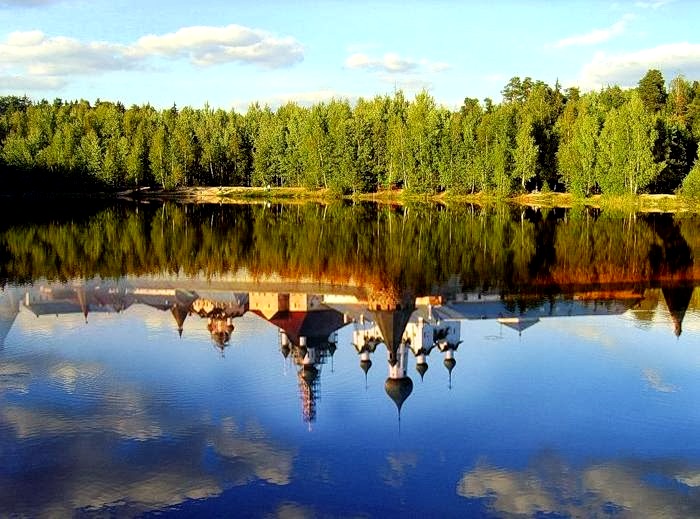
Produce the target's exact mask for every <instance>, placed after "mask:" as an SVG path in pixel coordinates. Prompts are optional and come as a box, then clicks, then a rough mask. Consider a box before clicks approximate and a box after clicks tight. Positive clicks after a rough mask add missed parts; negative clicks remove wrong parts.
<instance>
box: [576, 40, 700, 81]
mask: <svg viewBox="0 0 700 519" xmlns="http://www.w3.org/2000/svg"><path fill="white" fill-rule="evenodd" d="M650 68H657V69H660V70H661V71H662V72H665V74H666V75H669V76H675V75H677V74H683V75H685V76H687V77H694V76H697V75H698V74H700V44H697V43H687V42H685V43H669V44H665V45H659V46H657V47H652V48H649V49H642V50H639V51H636V52H628V53H621V54H607V53H605V52H598V53H596V54H595V56H594V57H593V59H592V60H591V61H590V62H589V63H587V64H586V65H584V66H583V68H582V69H581V73H580V75H579V81H578V84H579V86H580V87H582V88H584V89H589V90H596V89H599V88H601V87H604V86H606V85H610V84H618V85H620V86H623V87H631V86H635V85H636V84H637V82H638V81H639V79H640V78H641V77H642V76H644V74H645V73H646V72H647V70H649V69H650Z"/></svg>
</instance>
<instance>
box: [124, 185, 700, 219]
mask: <svg viewBox="0 0 700 519" xmlns="http://www.w3.org/2000/svg"><path fill="white" fill-rule="evenodd" d="M115 197H117V198H121V199H129V200H134V201H139V200H145V201H153V200H171V201H175V202H182V203H198V204H241V203H248V204H249V203H255V202H260V203H265V202H285V203H305V202H318V203H332V202H336V201H340V200H352V201H358V202H374V203H378V204H388V205H406V204H411V203H427V204H438V205H444V206H452V205H460V204H474V205H479V206H489V205H496V204H502V203H506V204H512V205H518V206H522V207H532V208H548V209H554V208H563V209H571V208H573V207H592V208H596V209H604V210H625V211H636V212H687V213H697V214H700V202H694V203H693V202H691V201H689V200H687V199H684V198H682V197H679V196H677V195H672V194H655V195H650V194H642V195H622V196H610V195H608V196H605V195H594V196H592V197H588V198H584V199H582V198H576V197H574V196H573V195H572V194H570V193H554V192H549V193H528V194H522V195H515V196H511V197H508V198H497V197H495V196H492V195H486V194H482V193H476V194H470V195H452V194H449V193H440V194H433V195H425V194H423V195H421V194H409V193H405V192H404V191H403V190H391V191H377V192H375V193H362V194H359V195H355V196H353V195H345V196H340V195H335V194H333V193H331V192H330V191H329V190H324V189H320V190H309V189H305V188H301V187H273V188H269V189H268V188H264V187H188V188H178V189H174V190H158V189H142V190H139V191H128V192H120V193H117V194H116V195H115Z"/></svg>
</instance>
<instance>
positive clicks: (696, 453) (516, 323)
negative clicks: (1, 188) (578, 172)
mask: <svg viewBox="0 0 700 519" xmlns="http://www.w3.org/2000/svg"><path fill="white" fill-rule="evenodd" d="M0 213H2V219H1V222H0V284H2V287H3V289H2V291H1V292H0V516H7V515H10V516H13V515H15V516H21V517H24V516H27V517H49V516H52V517H55V516H79V517H83V516H85V517H92V516H100V517H105V516H115V517H132V516H150V515H166V516H174V517H178V516H188V517H190V516H201V517H217V516H219V517H280V518H283V517H284V518H286V517H392V516H399V515H401V516H404V517H406V516H409V517H520V516H525V517H531V516H534V517H582V516H583V517H588V516H597V517H607V516H611V517H635V518H637V517H664V518H665V517H700V435H699V434H698V432H699V431H700V406H699V405H698V402H700V288H699V287H700V259H699V258H700V217H699V216H696V215H685V214H677V215H673V214H661V213H655V214H628V213H622V212H620V213H614V212H602V211H600V210H596V209H591V208H576V207H575V208H573V209H537V208H520V207H515V206H507V205H505V206H494V207H488V208H480V207H477V206H464V205H460V206H455V207H442V206H430V205H420V204H418V205H411V206H406V207H398V206H390V205H386V206H382V205H375V204H369V203H367V204H350V203H347V202H345V203H340V202H339V203H334V204H328V205H322V204H289V205H281V204H269V203H260V204H250V205H221V206H219V205H178V204H174V203H150V204H134V203H129V202H123V203H114V204H107V205H104V204H101V203H99V202H95V201H80V200H77V201H62V202H46V203H44V202H41V203H39V202H36V201H25V202H22V203H19V202H7V201H6V202H5V203H4V204H3V207H2V208H0Z"/></svg>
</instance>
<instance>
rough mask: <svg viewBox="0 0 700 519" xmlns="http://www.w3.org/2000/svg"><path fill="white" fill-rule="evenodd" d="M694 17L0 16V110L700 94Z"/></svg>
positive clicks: (673, 13)
mask: <svg viewBox="0 0 700 519" xmlns="http://www.w3.org/2000/svg"><path fill="white" fill-rule="evenodd" d="M698 20H700V2H696V1H693V0H640V1H634V0H630V1H620V2H615V3H612V2H602V1H601V2H596V1H590V0H589V1H568V0H561V1H553V0H552V1H525V0H522V1H499V0H490V1H484V0H474V1H461V2H460V1H450V2H448V1H442V0H432V1H420V2H417V1H413V0H403V1H393V0H385V1H383V2H368V1H362V0H357V1H354V2H345V1H303V0H300V1H296V2H291V1H288V2H285V1H278V0H259V1H257V2H254V1H251V0H247V1H240V0H229V1H221V0H214V1H207V2H192V1H187V2H185V1H182V0H168V1H161V0H141V1H139V2H136V1H128V0H108V1H103V0H0V95H25V94H26V95H27V96H29V97H30V98H32V99H37V100H38V99H43V98H45V99H49V100H52V99H54V98H57V97H58V98H62V99H66V100H73V99H86V100H89V101H94V100H96V99H103V100H112V101H121V102H122V103H124V104H125V105H127V106H130V105H131V104H145V103H150V104H151V105H153V106H156V107H160V108H164V107H169V106H172V104H173V103H175V104H177V105H178V106H185V105H189V106H193V107H202V106H204V105H205V103H208V104H209V105H210V106H213V107H220V108H224V109H230V108H234V109H236V110H239V111H244V110H245V109H246V108H247V107H248V106H249V105H250V104H251V103H252V102H259V103H261V104H268V105H270V106H272V107H276V106H279V105H281V104H283V103H284V102H286V101H295V102H298V103H300V104H306V105H308V104H311V103H315V102H319V101H325V100H329V99H331V98H346V99H349V100H350V101H354V100H356V99H358V98H359V97H373V96H375V95H383V94H391V93H392V92H394V91H395V90H397V89H401V90H403V91H404V92H405V93H406V94H407V96H409V97H412V96H413V95H415V94H416V93H417V92H419V91H421V90H423V89H425V90H427V91H428V92H429V93H430V94H431V95H432V96H433V97H434V98H435V99H436V101H437V102H438V103H439V104H441V105H444V106H447V107H450V108H456V107H458V106H459V105H460V104H461V103H462V101H463V99H464V98H465V97H475V98H478V99H484V98H485V97H490V98H492V99H493V100H495V101H500V99H501V94H500V92H501V90H502V89H503V87H504V85H505V84H506V83H507V82H508V80H509V79H510V78H512V77H514V76H519V77H521V78H524V77H531V78H533V79H539V80H542V81H545V82H546V83H548V84H550V85H554V83H555V82H556V81H557V80H558V81H559V82H560V84H561V85H562V86H563V87H565V88H566V87H571V86H578V87H579V88H581V89H582V90H584V91H588V90H597V89H600V88H602V87H604V86H606V85H610V84H618V85H620V86H623V87H631V86H634V85H636V83H637V82H638V81H639V79H640V78H641V77H642V76H643V75H644V73H645V72H646V71H647V70H648V69H649V68H658V69H660V70H661V71H662V73H663V74H664V77H665V78H666V80H667V81H670V80H671V79H672V78H674V77H676V76H677V75H683V76H685V77H686V78H687V79H689V80H694V79H700V36H698V34H700V33H698V31H697V28H696V25H697V21H698Z"/></svg>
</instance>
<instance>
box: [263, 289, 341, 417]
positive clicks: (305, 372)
mask: <svg viewBox="0 0 700 519" xmlns="http://www.w3.org/2000/svg"><path fill="white" fill-rule="evenodd" d="M249 302H250V303H249V310H250V311H251V312H252V313H254V314H256V315H258V316H259V317H261V318H263V319H265V320H266V321H268V322H269V323H271V324H273V325H274V326H276V327H277V328H278V329H279V341H280V344H279V349H280V352H281V353H282V355H283V356H284V357H285V358H289V357H290V356H291V359H292V360H293V362H294V364H295V366H296V367H297V380H298V385H299V393H300V397H301V401H302V417H303V419H304V421H305V422H306V423H308V424H309V426H310V425H311V423H312V422H314V421H315V420H316V403H317V401H318V400H319V398H320V375H321V366H322V365H323V364H325V363H326V360H327V359H329V358H330V359H332V358H333V354H334V353H335V351H336V349H337V345H336V343H337V340H338V335H337V331H338V330H339V329H340V328H342V327H344V326H345V325H346V324H347V322H348V321H347V319H346V318H345V316H344V315H343V314H342V313H341V312H339V311H337V310H335V309H333V308H331V307H329V306H327V305H326V304H324V301H323V296H321V295H317V294H306V293H279V292H250V294H249Z"/></svg>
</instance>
